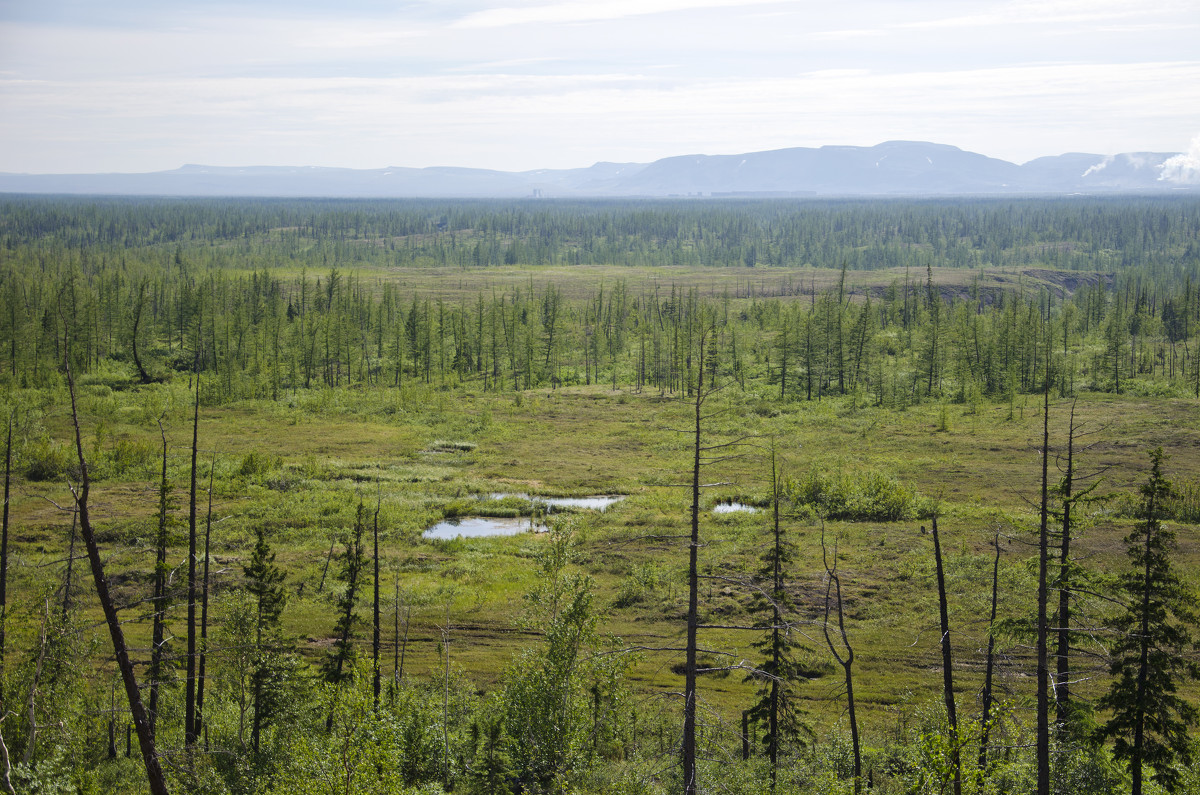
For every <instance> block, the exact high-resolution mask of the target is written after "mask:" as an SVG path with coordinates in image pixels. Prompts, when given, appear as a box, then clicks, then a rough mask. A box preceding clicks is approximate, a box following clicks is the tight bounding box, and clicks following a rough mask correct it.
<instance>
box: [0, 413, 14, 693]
mask: <svg viewBox="0 0 1200 795" xmlns="http://www.w3.org/2000/svg"><path fill="white" fill-rule="evenodd" d="M12 429H13V415H12V414H11V413H10V414H9V415H8V441H7V442H5V445H4V524H3V528H2V529H0V715H2V714H4V712H5V711H6V710H7V708H8V702H7V700H6V699H5V692H4V682H5V681H6V680H5V669H4V643H5V628H6V625H7V623H8V496H9V490H10V487H11V485H12Z"/></svg>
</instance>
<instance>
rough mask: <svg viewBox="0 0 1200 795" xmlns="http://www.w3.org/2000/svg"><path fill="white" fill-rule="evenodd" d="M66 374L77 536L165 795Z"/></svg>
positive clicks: (156, 794)
mask: <svg viewBox="0 0 1200 795" xmlns="http://www.w3.org/2000/svg"><path fill="white" fill-rule="evenodd" d="M65 367H66V371H67V387H68V389H69V390H70V394H71V420H72V423H73V425H74V426H75V451H76V453H77V454H78V456H79V470H80V484H79V488H78V489H73V490H72V492H73V497H74V499H75V507H76V510H78V512H79V532H80V535H82V537H83V543H84V546H86V547H87V552H88V562H89V563H90V564H91V568H92V579H93V581H94V582H95V585H96V596H97V597H98V598H99V599H100V607H101V608H102V609H103V611H104V620H105V623H107V624H108V632H109V636H110V637H111V638H112V644H113V655H114V656H115V657H116V659H117V668H118V669H120V671H121V680H122V681H123V682H124V684H125V696H126V698H127V699H128V700H129V713H130V716H131V717H132V718H133V725H134V728H135V729H136V730H137V735H138V745H139V746H140V747H141V751H142V760H143V762H144V763H145V766H146V779H147V782H148V783H149V786H150V792H151V793H152V794H153V795H166V793H167V780H166V778H165V777H164V776H163V772H162V767H161V766H160V765H159V762H158V752H157V751H156V750H155V747H154V733H153V731H152V729H151V727H150V720H149V718H148V716H147V715H146V709H145V707H143V705H142V694H141V692H140V691H139V690H138V684H137V679H136V678H135V677H134V673H133V663H132V661H131V660H130V659H129V650H128V647H127V646H126V645H125V632H124V630H123V629H122V628H121V619H120V617H119V616H118V615H117V609H116V607H115V606H114V605H113V601H112V597H111V595H110V594H109V592H108V580H107V578H106V577H105V575H104V563H103V562H102V561H101V560H100V548H99V547H98V546H97V545H96V536H95V534H94V533H93V532H92V521H91V516H90V514H89V513H88V492H89V491H90V489H91V479H90V478H89V476H88V468H87V460H86V459H85V458H84V455H83V435H82V433H81V432H80V430H79V411H78V409H77V408H76V402H75V379H74V377H73V376H72V375H71V365H70V359H69V357H67V358H66V360H65Z"/></svg>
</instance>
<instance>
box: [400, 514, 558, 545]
mask: <svg viewBox="0 0 1200 795" xmlns="http://www.w3.org/2000/svg"><path fill="white" fill-rule="evenodd" d="M531 529H532V530H537V531H539V532H540V531H542V530H545V528H544V527H543V526H542V525H538V524H534V523H533V522H532V521H531V520H530V519H529V517H527V516H520V517H516V518H511V519H510V518H500V517H494V516H461V517H456V518H454V519H443V520H442V521H440V522H438V523H437V524H435V525H434V526H433V527H431V528H429V529H428V530H426V531H425V532H424V533H423V534H422V535H423V536H424V537H425V538H442V539H451V538H458V537H459V536H461V537H463V538H480V537H483V536H515V535H517V534H518V533H527V532H529V531H530V530H531Z"/></svg>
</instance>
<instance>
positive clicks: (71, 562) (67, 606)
mask: <svg viewBox="0 0 1200 795" xmlns="http://www.w3.org/2000/svg"><path fill="white" fill-rule="evenodd" d="M78 526H79V516H78V515H77V514H74V513H73V514H71V541H70V542H69V543H68V544H67V575H66V577H65V578H64V580H63V602H62V620H63V625H64V626H65V625H66V623H67V614H68V613H69V612H70V611H71V585H72V583H71V579H72V576H71V575H72V574H73V573H74V569H75V529H76V528H77V527H78Z"/></svg>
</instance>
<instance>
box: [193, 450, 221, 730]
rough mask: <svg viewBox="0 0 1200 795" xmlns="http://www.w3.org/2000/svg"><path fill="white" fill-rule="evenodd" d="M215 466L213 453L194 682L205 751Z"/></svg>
mask: <svg viewBox="0 0 1200 795" xmlns="http://www.w3.org/2000/svg"><path fill="white" fill-rule="evenodd" d="M216 468H217V457H216V456H215V455H214V456H213V459H212V464H211V465H210V466H209V468H208V515H207V516H206V517H205V520H204V575H203V579H202V580H201V586H200V671H199V681H198V682H197V683H196V734H197V735H202V736H203V737H204V738H205V741H204V750H205V751H207V750H208V733H207V728H208V727H207V726H205V724H204V681H205V678H206V677H205V668H206V666H207V663H208V582H209V581H208V573H209V567H208V564H209V560H208V550H209V542H210V541H211V539H212V495H213V474H214V473H215V471H216Z"/></svg>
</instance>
